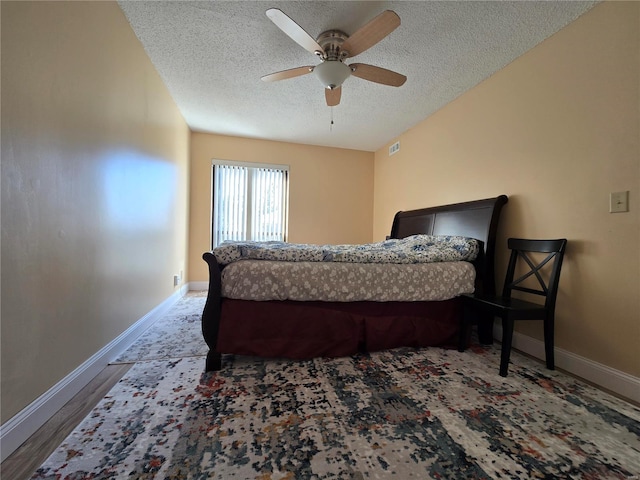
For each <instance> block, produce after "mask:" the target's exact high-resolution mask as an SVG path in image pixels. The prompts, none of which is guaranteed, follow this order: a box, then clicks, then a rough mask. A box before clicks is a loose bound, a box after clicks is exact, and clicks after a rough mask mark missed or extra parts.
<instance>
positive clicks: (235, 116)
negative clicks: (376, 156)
mask: <svg viewBox="0 0 640 480" xmlns="http://www.w3.org/2000/svg"><path fill="white" fill-rule="evenodd" d="M595 3H596V2H581V1H568V2H557V1H516V2H510V1H491V2H480V1H418V2H408V1H394V2H364V1H358V2H342V1H332V2H320V1H297V2H290V1H224V2H223V1H209V2H196V1H168V2H161V1H120V2H119V4H120V7H121V8H122V10H123V11H124V13H125V15H126V16H127V19H128V20H129V22H130V24H131V26H132V28H133V30H134V32H135V34H136V35H137V36H138V38H139V39H140V41H141V42H142V45H143V46H144V48H145V50H146V51H147V53H148V55H149V57H150V58H151V61H152V62H153V64H154V65H155V67H156V69H157V70H158V73H159V74H160V76H161V77H162V79H163V80H164V82H165V84H166V86H167V88H168V90H169V92H170V93H171V95H172V96H173V98H174V100H175V102H176V103H177V105H178V107H179V109H180V111H181V112H182V114H183V116H184V118H185V120H186V122H187V124H188V125H189V127H190V128H191V129H192V130H195V131H202V132H211V133H218V134H223V135H233V136H242V137H250V138H263V139H271V140H279V141H287V142H295V143H304V144H310V145H326V146H332V147H342V148H351V149H357V150H364V151H375V150H377V149H379V148H381V147H382V146H384V145H385V144H387V143H388V142H390V141H392V140H393V139H394V138H396V137H397V136H398V135H399V134H401V133H402V132H404V131H406V130H408V129H409V128H411V127H413V126H414V125H416V124H417V123H419V122H420V121H421V120H423V119H425V118H426V117H428V116H429V115H431V114H432V113H434V112H435V111H436V110H438V109H439V108H441V107H442V106H444V105H445V104H447V103H449V102H451V101H452V100H454V99H455V98H456V97H458V96H459V95H460V94H462V93H464V92H465V91H467V90H469V89H470V88H472V87H473V86H475V85H477V84H478V83H480V82H481V81H482V80H484V79H486V78H487V77H489V76H490V75H492V74H493V73H494V72H496V71H498V70H499V69H501V68H502V67H504V66H505V65H507V64H508V63H510V62H511V61H513V60H514V59H515V58H517V57H518V56H520V55H522V54H523V53H525V52H526V51H527V50H529V49H531V48H533V47H534V46H535V45H537V44H538V43H540V42H541V41H543V40H544V39H545V38H547V37H549V36H550V35H552V34H553V33H555V32H556V31H558V30H560V29H561V28H562V27H564V26H565V25H567V24H568V23H570V22H572V21H573V20H575V19H576V18H577V17H578V16H580V15H581V14H582V13H584V12H585V11H587V10H588V9H589V8H591V7H592V6H593V5H594V4H595ZM274 7H275V8H279V9H281V10H282V11H283V12H284V13H286V14H287V15H288V16H289V17H291V18H292V19H293V20H295V21H296V22H297V23H298V24H299V25H300V26H301V27H302V28H303V29H304V30H306V31H307V32H308V33H309V34H310V35H311V36H312V37H314V38H315V37H317V35H318V34H320V33H321V32H323V31H325V30H329V29H340V30H343V31H344V32H346V33H347V34H353V33H354V32H355V31H356V30H357V29H358V28H359V27H361V26H362V25H364V24H366V23H367V22H368V21H369V20H371V19H372V18H374V17H375V16H376V15H378V14H379V13H380V12H382V11H383V10H386V9H390V10H393V11H395V12H396V13H397V14H398V15H399V16H400V18H401V21H402V23H401V25H400V26H399V27H398V28H397V29H396V30H395V31H393V32H392V33H391V34H390V35H389V36H388V37H386V38H385V39H383V40H382V41H381V42H380V43H378V44H376V45H375V46H373V47H372V48H370V49H369V50H367V51H366V52H363V53H362V54H360V55H358V56H356V57H353V58H352V59H348V60H347V62H346V63H356V62H358V63H369V64H372V65H376V66H380V67H384V68H387V69H390V70H394V71H396V72H399V73H402V74H404V75H406V76H407V82H406V83H405V84H404V85H403V86H401V87H398V88H396V87H389V86H384V85H379V84H376V83H372V82H368V81H365V80H362V79H360V78H356V77H353V76H352V77H350V78H348V79H347V80H346V81H345V83H344V85H343V87H342V100H341V103H340V105H338V106H336V107H333V108H330V107H327V106H326V104H325V98H324V91H323V87H322V85H321V84H320V82H319V81H318V80H317V79H316V78H315V76H314V75H305V76H302V77H296V78H291V79H287V80H282V81H279V82H273V83H265V82H262V81H261V80H260V77H262V76H263V75H266V74H269V73H273V72H276V71H280V70H286V69H290V68H294V67H299V66H304V65H316V64H318V63H319V59H317V58H316V57H315V56H314V55H313V54H311V53H309V52H308V51H306V50H304V49H303V48H302V47H301V46H299V45H298V44H297V43H295V42H294V41H293V40H291V38H289V37H288V36H287V35H285V34H284V33H283V32H282V31H281V30H280V29H278V27H276V25H275V24H274V23H272V22H271V20H269V19H268V18H267V16H266V15H265V11H266V10H267V9H269V8H274ZM332 118H333V122H334V124H333V126H332V125H331V120H332Z"/></svg>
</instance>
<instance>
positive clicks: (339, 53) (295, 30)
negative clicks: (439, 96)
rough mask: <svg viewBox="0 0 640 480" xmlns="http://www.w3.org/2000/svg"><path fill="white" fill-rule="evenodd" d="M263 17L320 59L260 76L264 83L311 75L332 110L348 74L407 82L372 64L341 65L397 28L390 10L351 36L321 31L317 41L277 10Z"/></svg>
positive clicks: (391, 82)
mask: <svg viewBox="0 0 640 480" xmlns="http://www.w3.org/2000/svg"><path fill="white" fill-rule="evenodd" d="M266 14H267V17H269V19H271V21H272V22H273V23H275V24H276V26H277V27H278V28H280V29H281V30H282V31H283V32H284V33H286V34H287V35H288V36H289V37H290V38H291V39H292V40H294V41H295V42H296V43H297V44H298V45H300V46H301V47H302V48H304V49H305V50H307V51H309V52H311V53H313V54H314V55H317V56H318V57H319V58H320V59H321V63H320V64H319V65H316V66H315V67H298V68H292V69H289V70H283V71H281V72H275V73H272V74H269V75H265V76H264V77H262V80H263V81H265V82H273V81H277V80H285V79H287V78H293V77H298V76H300V75H306V74H307V73H310V72H314V73H315V75H316V77H317V78H318V79H319V80H320V82H321V83H322V85H323V86H324V88H325V99H326V102H327V105H328V106H330V107H333V106H335V105H338V104H339V103H340V97H341V90H342V88H341V86H342V84H343V82H344V81H345V80H346V79H347V78H349V76H350V75H351V74H352V73H353V75H354V76H355V77H358V78H362V79H363V80H368V81H370V82H375V83H380V84H382V85H389V86H393V87H399V86H401V85H403V84H404V82H405V81H406V79H407V77H405V76H404V75H402V74H400V73H397V72H393V71H391V70H387V69H384V68H381V67H376V66H374V65H367V64H364V63H357V64H352V65H347V64H345V63H344V60H346V59H347V58H350V57H354V56H356V55H359V54H360V53H362V52H364V51H365V50H368V49H369V48H371V47H372V46H374V45H375V44H376V43H378V42H379V41H380V40H382V39H383V38H385V37H386V36H387V35H389V34H390V33H391V32H392V31H393V30H395V29H396V28H397V27H398V26H400V17H399V16H398V15H397V14H396V13H395V12H393V11H391V10H386V11H384V12H382V13H381V14H380V15H378V16H377V17H375V18H374V19H373V20H371V21H370V22H369V23H367V24H366V25H364V26H363V27H361V28H360V29H359V30H358V31H356V32H355V33H354V34H353V35H351V36H349V35H347V34H346V33H344V32H342V31H340V30H327V31H325V32H322V33H321V34H320V35H319V36H318V38H317V40H314V39H313V37H311V36H310V35H309V34H308V33H307V32H306V31H305V30H304V29H303V28H302V27H301V26H300V25H298V24H297V23H296V22H294V21H293V20H292V19H291V18H289V17H288V16H287V15H286V14H285V13H283V12H282V11H281V10H278V9H277V8H271V9H269V10H267V12H266Z"/></svg>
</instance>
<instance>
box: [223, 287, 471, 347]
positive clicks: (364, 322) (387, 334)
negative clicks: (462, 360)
mask: <svg viewBox="0 0 640 480" xmlns="http://www.w3.org/2000/svg"><path fill="white" fill-rule="evenodd" d="M461 311H462V310H461V307H460V304H459V302H458V301H457V299H451V300H444V301H440V302H352V303H330V302H292V301H270V302H253V301H248V300H232V299H228V298H225V299H223V300H222V310H221V320H220V329H219V336H218V348H217V350H218V351H219V352H221V353H234V354H238V355H254V356H259V357H271V358H277V357H283V358H292V359H307V358H313V357H341V356H347V355H353V354H354V353H357V352H362V351H368V352H374V351H378V350H385V349H388V348H396V347H402V346H407V347H427V346H455V345H456V342H457V336H458V331H459V318H460V315H461Z"/></svg>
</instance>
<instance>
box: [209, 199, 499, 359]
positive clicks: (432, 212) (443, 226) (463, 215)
mask: <svg viewBox="0 0 640 480" xmlns="http://www.w3.org/2000/svg"><path fill="white" fill-rule="evenodd" d="M507 201H508V199H507V196H506V195H500V196H498V197H495V198H488V199H484V200H476V201H471V202H464V203H455V204H451V205H443V206H437V207H430V208H422V209H419V210H409V211H404V212H403V211H401V212H398V213H397V214H396V215H395V217H394V220H393V225H392V227H391V235H390V238H404V237H407V236H409V235H415V234H421V233H422V234H430V235H460V236H465V237H472V238H475V239H477V240H480V241H481V242H482V247H483V248H482V249H481V253H480V255H479V256H478V258H477V259H476V260H475V261H474V265H475V268H476V291H481V292H484V293H495V274H494V263H495V241H496V232H497V228H498V221H499V219H500V212H501V210H502V207H503V206H504V205H505V204H506V203H507ZM202 258H203V259H204V260H205V261H206V262H207V264H208V265H209V292H208V295H207V301H206V303H205V307H204V310H203V313H202V333H203V336H204V339H205V342H206V343H207V345H208V346H209V353H208V354H207V360H206V370H207V371H212V370H220V368H221V358H222V353H221V351H224V348H222V349H219V346H218V339H219V331H220V328H221V322H225V321H228V322H233V321H234V319H228V318H223V315H222V307H223V303H224V302H225V300H228V299H224V298H222V296H221V287H222V282H221V270H222V269H221V268H220V266H219V265H218V262H217V260H216V257H215V256H214V255H213V254H212V253H211V252H205V253H204V254H203V256H202ZM453 300H457V299H453ZM228 301H229V302H236V304H237V303H238V302H239V303H240V305H241V306H242V302H244V303H246V304H249V303H253V304H255V303H256V302H249V301H241V300H235V301H231V300H228ZM265 303H268V302H265ZM280 303H282V302H280ZM290 303H293V304H296V305H295V307H296V308H299V307H304V306H305V305H306V304H307V303H308V304H309V306H311V304H313V303H318V302H290ZM361 303H369V304H371V303H376V302H361ZM397 303H398V306H402V305H401V304H402V302H397ZM404 303H405V304H408V303H412V302H404ZM431 303H434V302H431ZM435 303H439V302H435ZM325 305H329V302H326V303H325ZM387 306H390V307H393V305H387ZM341 307H342V308H343V307H345V305H342V306H341ZM299 311H300V310H299ZM492 323H493V322H492V321H491V319H487V318H485V319H482V320H481V321H480V322H479V338H480V341H481V342H482V343H485V344H489V343H491V342H492V341H493V336H492V331H491V330H492ZM391 346H402V345H391ZM240 353H242V352H240ZM354 353H355V352H354Z"/></svg>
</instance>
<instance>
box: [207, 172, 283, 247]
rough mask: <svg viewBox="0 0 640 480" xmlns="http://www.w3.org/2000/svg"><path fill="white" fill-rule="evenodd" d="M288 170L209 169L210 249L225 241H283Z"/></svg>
mask: <svg viewBox="0 0 640 480" xmlns="http://www.w3.org/2000/svg"><path fill="white" fill-rule="evenodd" d="M288 173H289V172H288V168H287V167H283V166H277V167H276V166H264V167H263V166H245V165H240V164H235V163H234V164H222V163H219V164H218V163H216V164H214V166H213V208H212V212H213V222H212V223H213V229H212V230H213V232H212V233H213V235H212V238H213V247H216V246H218V245H220V244H221V243H222V242H224V241H225V240H254V241H268V240H285V239H286V233H287V196H288V183H287V182H288Z"/></svg>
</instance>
